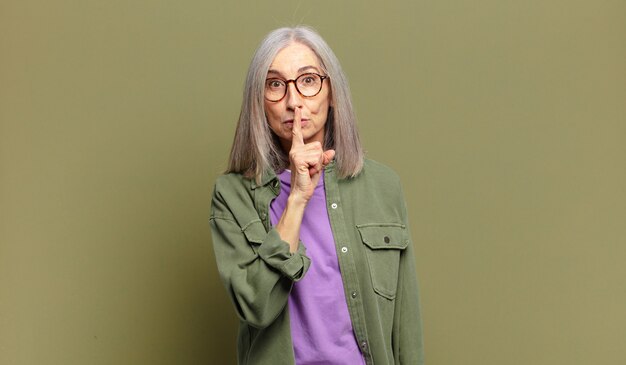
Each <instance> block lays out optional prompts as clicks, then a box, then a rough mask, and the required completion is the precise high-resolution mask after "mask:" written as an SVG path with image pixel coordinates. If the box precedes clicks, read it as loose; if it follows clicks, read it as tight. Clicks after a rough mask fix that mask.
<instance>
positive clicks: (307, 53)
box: [270, 43, 320, 76]
mask: <svg viewBox="0 0 626 365" xmlns="http://www.w3.org/2000/svg"><path fill="white" fill-rule="evenodd" d="M306 66H313V67H317V68H318V70H319V69H320V62H319V59H318V57H317V55H316V54H315V52H313V50H312V49H311V48H309V47H308V46H306V45H304V44H302V43H292V44H290V45H288V46H287V47H285V48H283V49H281V50H280V51H279V52H278V53H277V54H276V57H274V60H273V61H272V64H271V65H270V70H275V71H278V72H280V73H282V74H284V75H285V76H292V75H295V74H296V73H297V72H298V70H299V69H301V68H303V67H306Z"/></svg>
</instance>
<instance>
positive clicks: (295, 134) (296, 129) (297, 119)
mask: <svg viewBox="0 0 626 365" xmlns="http://www.w3.org/2000/svg"><path fill="white" fill-rule="evenodd" d="M301 113H302V112H301V111H300V108H296V110H294V116H293V127H292V128H291V133H292V139H291V146H292V147H293V146H303V145H304V138H302V124H301V123H302V115H301Z"/></svg>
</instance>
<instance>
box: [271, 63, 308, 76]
mask: <svg viewBox="0 0 626 365" xmlns="http://www.w3.org/2000/svg"><path fill="white" fill-rule="evenodd" d="M309 69H313V70H315V71H317V72H320V70H319V68H317V67H315V66H311V65H308V66H303V67H300V68H299V69H298V74H300V73H302V72H304V71H306V70H309ZM267 73H268V74H269V73H274V74H277V75H279V76H283V74H282V73H280V71H277V70H273V69H269V70H267Z"/></svg>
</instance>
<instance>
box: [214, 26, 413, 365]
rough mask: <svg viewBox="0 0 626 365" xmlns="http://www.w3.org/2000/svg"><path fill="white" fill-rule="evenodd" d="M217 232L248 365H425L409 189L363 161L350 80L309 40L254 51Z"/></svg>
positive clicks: (297, 33) (316, 40)
mask: <svg viewBox="0 0 626 365" xmlns="http://www.w3.org/2000/svg"><path fill="white" fill-rule="evenodd" d="M210 223H211V230H212V235H213V245H214V249H215V255H216V259H217V264H218V270H219V273H220V277H221V279H222V280H223V283H224V285H225V286H226V289H227V291H228V294H229V295H230V297H231V300H232V302H233V304H234V306H235V309H236V311H237V314H238V316H239V319H240V325H239V336H238V362H239V364H269V365H281V364H285V365H287V364H289V365H292V364H297V365H305V364H325V365H330V364H342V365H346V364H347V365H354V364H376V365H386V364H411V365H413V364H421V363H422V362H423V360H422V359H423V356H422V332H421V319H420V312H419V304H418V288H417V279H416V272H415V260H414V257H413V247H412V243H411V238H410V234H409V229H408V219H407V213H406V207H405V202H404V199H403V196H402V191H401V188H400V183H399V179H398V177H397V175H396V174H395V173H394V172H393V171H391V170H390V169H389V168H387V167H385V166H383V165H381V164H380V163H377V162H374V161H371V160H368V159H365V158H364V156H363V149H362V147H361V144H360V142H359V136H358V133H357V129H356V118H355V115H354V111H353V108H352V104H351V100H350V91H349V88H348V82H347V80H346V77H345V75H344V73H343V71H342V70H341V66H340V65H339V62H338V60H337V58H336V57H335V55H334V54H333V52H332V51H331V49H330V48H329V46H328V45H327V44H326V42H325V41H324V40H323V39H322V38H321V37H320V36H319V35H318V34H317V33H316V32H314V31H313V30H311V29H310V28H306V27H296V28H281V29H278V30H275V31H273V32H271V33H270V34H269V35H268V36H267V37H266V38H265V39H264V40H263V42H262V43H261V45H260V46H259V48H258V49H257V50H256V53H255V54H254V57H253V59H252V62H251V64H250V68H249V70H248V75H247V78H246V83H245V91H244V96H243V102H242V107H241V114H240V116H239V122H238V124H237V130H236V134H235V139H234V142H233V146H232V150H231V154H230V161H229V166H228V171H227V173H226V174H225V175H223V176H221V177H219V178H218V180H217V182H216V184H215V189H214V192H213V200H212V207H211V218H210Z"/></svg>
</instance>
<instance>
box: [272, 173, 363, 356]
mask: <svg viewBox="0 0 626 365" xmlns="http://www.w3.org/2000/svg"><path fill="white" fill-rule="evenodd" d="M278 178H279V179H280V182H281V189H280V194H279V195H278V197H276V199H274V200H273V201H272V203H271V204H270V221H271V222H272V225H276V224H277V223H278V221H279V220H280V217H281V216H282V214H283V210H284V209H285V205H286V204H287V198H288V197H289V192H290V191H291V173H290V171H288V170H285V171H283V172H282V173H280V174H279V175H278ZM300 240H301V242H302V243H303V244H304V245H305V246H306V254H307V256H308V257H309V258H310V259H311V266H310V267H309V270H308V271H307V273H306V275H305V276H304V278H302V280H300V281H297V282H295V283H294V285H293V288H292V290H291V294H290V295H289V317H290V323H291V338H292V342H293V349H294V354H295V358H296V364H297V365H321V364H324V365H345V364H351V365H352V364H354V365H357V364H365V361H364V360H363V356H362V355H361V352H360V350H359V347H358V345H357V342H356V338H355V336H354V331H353V330H352V323H351V322H350V314H349V313H348V305H347V303H346V297H345V294H344V289H343V282H342V280H341V272H340V270H339V261H338V260H337V251H335V239H334V237H333V232H332V230H331V227H330V220H329V219H328V210H327V208H326V191H325V190H324V179H323V176H322V178H320V181H319V183H318V184H317V186H316V187H315V192H314V193H313V196H312V197H311V200H309V203H308V205H307V206H306V208H305V211H304V218H303V219H302V225H301V226H300Z"/></svg>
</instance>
